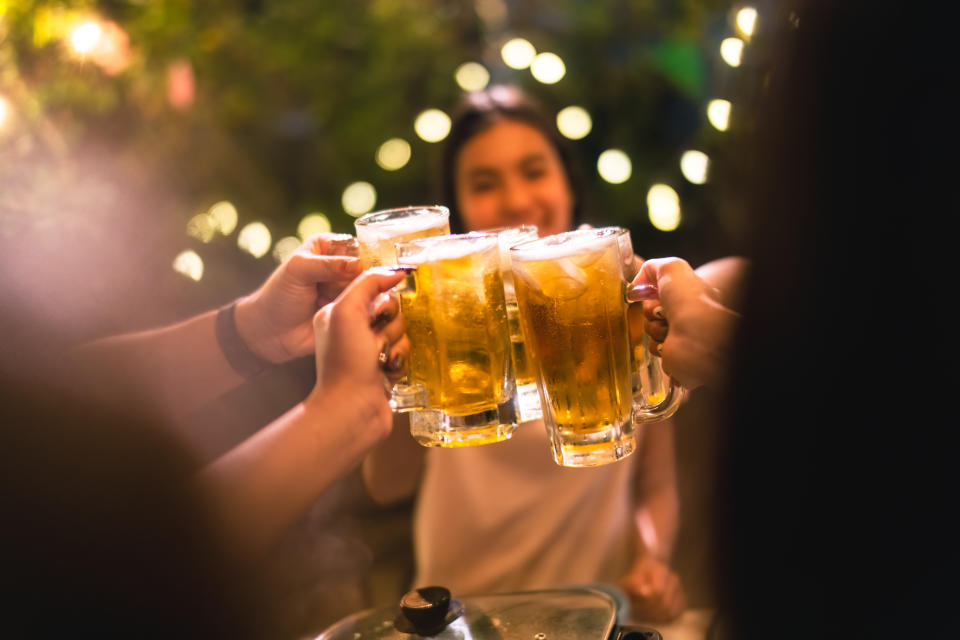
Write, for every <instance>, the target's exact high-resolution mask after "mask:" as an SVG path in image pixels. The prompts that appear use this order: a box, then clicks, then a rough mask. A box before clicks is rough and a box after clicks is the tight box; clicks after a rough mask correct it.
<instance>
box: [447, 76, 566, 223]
mask: <svg viewBox="0 0 960 640" xmlns="http://www.w3.org/2000/svg"><path fill="white" fill-rule="evenodd" d="M503 120H516V121H519V122H523V123H524V124H527V125H530V126H531V127H533V128H534V129H536V130H537V131H539V132H540V133H541V134H543V137H544V138H546V139H547V141H548V142H549V143H550V145H551V146H552V147H553V148H554V149H555V150H556V152H557V155H558V156H559V157H560V162H561V163H562V164H563V168H564V171H565V172H566V174H567V182H568V183H569V184H570V190H571V192H572V193H573V223H574V225H577V224H579V223H580V222H581V219H582V216H583V206H584V188H583V178H582V174H581V171H580V169H579V167H578V166H577V164H576V162H574V156H573V151H572V150H571V149H570V147H569V146H568V145H567V143H566V142H565V139H564V138H563V136H561V135H560V132H559V131H558V130H557V127H556V125H555V124H554V121H553V119H552V118H550V116H549V115H547V113H546V111H544V109H543V107H541V106H540V105H539V104H538V103H536V102H535V101H534V100H533V99H532V98H530V96H528V95H527V94H525V93H524V92H523V91H521V90H520V89H519V88H517V87H514V86H508V85H494V86H492V87H489V88H487V89H484V90H483V91H474V92H470V93H467V94H464V96H463V98H462V99H461V100H460V102H459V103H458V105H457V106H456V108H455V109H454V112H453V123H452V126H451V128H450V135H449V136H447V141H446V144H445V146H444V149H443V154H442V156H441V164H440V169H439V174H440V190H441V191H440V198H441V200H442V202H443V204H445V205H446V206H447V207H449V209H450V226H451V227H452V229H453V230H454V231H455V232H456V231H462V230H463V229H462V226H463V224H462V220H461V216H460V211H459V210H458V208H457V181H456V169H457V158H458V156H459V155H460V150H461V149H463V146H464V145H465V144H467V142H469V141H470V140H471V139H472V138H473V137H474V136H475V135H477V134H479V133H482V132H483V131H486V130H487V129H489V128H490V127H492V126H493V125H494V124H496V123H498V122H501V121H503Z"/></svg>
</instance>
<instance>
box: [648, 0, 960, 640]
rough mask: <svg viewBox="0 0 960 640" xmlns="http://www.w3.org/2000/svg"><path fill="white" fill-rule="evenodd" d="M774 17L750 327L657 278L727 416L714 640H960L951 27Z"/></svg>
mask: <svg viewBox="0 0 960 640" xmlns="http://www.w3.org/2000/svg"><path fill="white" fill-rule="evenodd" d="M769 9H770V11H769V13H766V14H761V21H759V22H758V25H759V29H758V34H757V37H756V38H755V39H754V41H753V42H752V43H751V49H753V52H752V55H753V56H755V58H754V62H753V64H755V65H756V71H755V76H756V78H755V79H750V80H751V82H752V84H750V83H748V84H747V89H748V90H747V91H746V92H745V94H744V95H743V96H742V97H741V101H742V104H743V110H742V111H741V115H740V118H741V119H742V122H743V127H742V129H741V136H742V146H741V147H740V151H741V153H740V154H739V156H738V157H739V158H740V159H741V160H740V162H741V163H743V164H742V165H741V166H740V167H739V170H738V171H737V172H736V173H738V174H739V175H741V176H743V177H744V179H743V182H735V183H731V184H729V185H727V186H728V187H729V188H730V189H732V190H735V191H736V192H737V193H738V194H739V195H740V196H742V198H743V202H744V205H745V207H744V214H743V215H744V216H745V224H743V225H742V227H743V229H745V230H746V232H747V237H746V238H745V242H746V246H747V255H748V256H749V257H750V259H751V260H752V265H753V266H752V269H751V271H750V274H749V276H748V281H747V285H746V293H745V298H744V303H743V308H742V313H743V315H742V317H740V316H739V315H738V314H737V313H736V312H735V311H733V310H732V309H730V308H729V307H728V306H727V305H724V304H723V303H721V302H720V301H718V300H717V298H716V297H715V296H714V295H713V294H712V291H711V288H710V287H709V285H708V284H707V283H704V282H703V281H702V280H701V279H699V278H697V276H696V274H695V273H694V272H693V270H692V269H691V268H690V266H689V265H688V264H687V263H685V262H684V261H682V260H677V259H673V260H663V261H659V260H658V261H651V262H648V263H647V264H645V265H644V267H643V269H642V271H641V273H640V275H639V276H638V279H639V281H641V282H646V283H653V284H656V286H657V287H658V288H659V295H660V299H659V301H651V302H648V303H645V305H646V306H645V312H646V313H647V314H648V317H649V318H650V319H651V320H659V318H657V317H656V316H654V310H657V308H658V307H659V309H658V311H659V314H658V315H662V317H663V319H664V320H665V323H664V322H651V323H649V324H648V327H649V329H650V334H651V336H652V337H654V338H655V339H656V340H658V341H661V344H662V349H661V350H662V355H663V362H664V367H665V368H666V369H667V370H668V371H669V372H670V373H671V374H672V375H674V376H676V377H677V378H678V379H680V380H681V381H682V382H684V383H685V384H689V385H696V384H705V385H712V386H716V387H717V388H719V389H721V390H722V396H723V397H725V398H727V399H728V402H727V403H726V405H725V406H724V407H723V409H724V411H723V413H724V421H723V424H722V425H721V427H722V429H721V433H720V440H719V442H720V444H721V446H720V447H719V449H718V451H717V459H718V462H719V472H718V475H717V483H718V486H719V495H720V496H721V500H720V501H719V505H720V506H721V507H722V511H721V512H720V513H719V514H718V520H717V522H718V523H719V530H718V549H719V554H718V560H719V562H720V564H719V566H718V571H717V576H718V580H719V583H718V593H719V594H721V600H720V603H719V611H720V616H719V618H718V624H717V625H716V627H715V629H714V631H715V637H718V638H769V637H779V638H809V637H814V636H817V635H822V634H824V633H828V634H829V635H831V636H836V637H857V638H872V637H882V636H884V635H889V634H900V633H905V634H908V635H910V636H912V637H918V638H946V637H954V636H955V635H956V630H955V622H954V621H953V616H952V611H953V609H954V605H955V603H954V600H955V594H956V586H955V581H956V570H957V543H956V540H957V527H956V518H955V517H954V515H953V513H952V512H953V508H952V507H953V505H954V504H956V497H955V496H956V493H955V488H956V486H957V485H956V472H955V468H956V462H955V461H954V458H955V452H956V446H955V445H956V437H955V435H954V434H955V432H956V430H955V429H954V428H953V425H952V423H947V422H946V421H945V419H946V420H949V418H946V416H949V415H952V401H951V400H950V398H951V395H950V390H949V388H948V380H949V379H952V376H951V375H945V374H947V372H950V371H952V370H953V368H954V360H955V354H956V349H955V346H956V338H955V333H956V332H955V330H953V327H952V326H951V327H950V328H949V329H948V326H947V325H948V323H951V319H952V317H953V314H952V310H951V309H950V308H948V305H950V306H952V305H951V303H950V302H949V300H950V299H951V298H952V296H951V295H950V292H952V290H953V283H952V280H953V272H954V269H953V268H952V265H951V264H950V262H949V261H950V259H951V258H952V255H953V252H952V251H951V249H952V247H951V246H950V245H951V244H952V234H949V233H943V231H942V230H941V229H938V228H937V227H936V226H934V225H935V223H933V222H932V221H931V225H928V226H924V225H923V224H918V223H917V220H916V215H917V214H918V213H920V212H934V211H942V210H946V209H947V208H948V207H949V206H950V205H949V203H950V202H952V201H953V199H954V198H953V194H952V183H951V181H950V180H949V179H945V178H947V176H945V175H943V173H942V172H945V171H951V170H952V168H951V167H949V166H948V165H939V164H938V161H937V160H936V159H937V158H939V157H942V156H940V154H939V151H940V150H941V148H942V146H943V144H944V140H945V135H946V133H947V132H948V130H949V129H950V126H951V123H952V122H953V121H954V120H955V115H954V114H953V113H951V112H950V111H949V110H948V109H949V108H948V107H947V106H946V104H945V103H944V101H943V99H942V88H943V78H944V77H945V76H944V75H943V69H942V68H940V67H942V64H938V61H945V60H946V59H947V58H945V57H943V56H942V55H941V51H939V49H940V48H941V47H943V46H945V44H946V43H947V42H948V41H949V40H948V39H944V37H943V36H944V35H945V34H942V33H941V32H940V31H939V30H938V28H937V27H938V26H939V25H940V24H942V23H940V20H941V19H942V16H938V14H936V13H918V12H914V11H908V10H907V8H906V7H903V6H901V5H895V4H894V3H867V2H861V1H854V2H845V3H825V2H816V1H796V0H793V1H788V2H782V3H777V4H775V5H771V6H770V7H769ZM891 34H896V37H897V40H896V46H895V47H891V39H890V38H891ZM948 190H950V191H948ZM906 301H909V302H908V304H907V305H905V304H903V303H904V302H906ZM908 305H909V306H908ZM907 309H910V311H909V312H906V313H903V312H905V311H906V310H907ZM950 386H952V385H950Z"/></svg>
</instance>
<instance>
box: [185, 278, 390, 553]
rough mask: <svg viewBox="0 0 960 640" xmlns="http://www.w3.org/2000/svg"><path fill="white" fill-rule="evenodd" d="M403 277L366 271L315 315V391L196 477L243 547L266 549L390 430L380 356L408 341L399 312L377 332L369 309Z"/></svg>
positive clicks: (230, 534) (230, 535)
mask: <svg viewBox="0 0 960 640" xmlns="http://www.w3.org/2000/svg"><path fill="white" fill-rule="evenodd" d="M399 279H400V275H399V274H389V275H384V274H383V273H378V272H376V271H371V272H368V273H367V274H365V275H363V276H361V277H360V278H358V279H357V281H356V282H354V283H353V284H352V285H351V286H350V287H348V289H347V290H346V291H345V292H344V294H343V296H342V297H341V298H339V299H338V300H337V301H336V302H335V303H333V304H331V305H328V306H327V307H324V308H323V309H322V310H321V311H320V312H318V313H317V314H316V319H315V321H314V323H315V327H316V331H317V340H316V343H317V385H316V387H315V388H314V390H313V391H312V392H311V394H310V395H309V396H308V397H307V399H306V400H304V401H303V402H301V403H300V404H298V405H297V406H296V407H294V408H293V409H291V410H290V411H288V412H287V413H286V414H284V415H283V416H281V417H280V418H279V419H278V420H276V421H274V422H273V423H271V424H270V425H268V426H267V427H266V428H264V429H263V430H261V431H260V432H258V433H257V434H255V435H254V436H252V437H251V438H249V439H248V440H246V441H245V442H243V443H241V444H240V445H239V446H237V447H236V448H234V449H233V450H231V451H230V452H228V453H227V454H226V455H224V456H223V457H221V458H220V459H219V460H217V461H216V462H214V463H213V464H211V465H210V466H208V467H207V468H206V469H204V471H203V472H202V473H201V474H200V478H199V481H200V484H201V486H202V487H203V488H204V489H205V490H206V491H207V492H208V494H209V495H210V496H211V497H212V502H213V504H214V505H215V509H214V511H215V514H216V516H217V520H218V521H219V522H220V524H221V526H222V530H223V532H224V533H225V534H226V535H227V536H228V538H229V539H230V542H231V545H232V546H233V547H234V548H235V549H236V550H238V551H239V552H241V553H244V554H249V553H256V552H258V551H260V550H262V549H264V548H265V547H266V546H267V545H269V544H270V543H271V542H272V541H273V540H275V539H276V537H277V536H278V535H279V534H280V533H282V532H283V531H284V530H285V529H286V528H287V527H288V526H289V525H290V524H292V523H293V522H294V521H295V520H296V518H298V517H299V516H300V515H301V514H302V513H303V512H304V511H305V510H306V509H307V508H308V507H309V506H310V504H312V503H313V501H314V500H316V498H317V496H318V495H320V493H321V492H323V491H324V490H325V489H327V488H329V487H330V486H331V485H332V484H333V482H334V481H336V480H337V479H338V478H340V477H342V476H343V475H345V474H346V473H348V472H349V471H350V470H351V469H353V468H354V467H355V466H356V465H357V464H359V463H360V461H361V460H362V458H363V456H364V454H366V452H367V451H368V450H369V449H370V448H372V447H373V446H374V445H375V444H376V443H378V442H380V441H381V440H383V439H384V438H386V437H387V435H388V434H389V432H390V429H391V427H392V424H393V416H392V412H391V411H390V406H389V403H388V401H387V394H386V393H385V391H384V387H385V384H386V378H385V375H384V371H383V370H382V369H381V368H380V365H379V364H378V360H377V355H378V354H379V353H380V350H381V348H382V347H383V345H384V344H390V345H393V346H392V348H391V353H392V354H393V355H394V356H396V355H398V354H405V353H406V350H407V349H408V348H409V342H408V341H407V340H406V338H405V337H403V329H404V327H403V317H402V316H397V317H396V318H394V319H393V320H392V321H390V322H389V323H387V324H386V325H385V326H384V327H383V328H382V329H381V328H379V327H378V326H377V325H376V324H373V325H372V326H371V320H372V318H371V313H370V308H371V305H372V303H373V302H374V300H375V299H376V296H377V295H378V294H379V293H380V292H382V291H386V290H387V289H389V288H390V287H391V286H393V285H395V284H396V283H397V282H398V281H399ZM391 361H392V359H391Z"/></svg>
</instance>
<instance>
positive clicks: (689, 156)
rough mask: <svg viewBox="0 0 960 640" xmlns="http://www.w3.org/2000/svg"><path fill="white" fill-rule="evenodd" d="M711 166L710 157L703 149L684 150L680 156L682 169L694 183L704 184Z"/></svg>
mask: <svg viewBox="0 0 960 640" xmlns="http://www.w3.org/2000/svg"><path fill="white" fill-rule="evenodd" d="M709 168H710V158H709V157H708V156H707V154H705V153H704V152H702V151H695V150H691V151H684V152H683V155H682V156H680V171H681V172H682V173H683V177H684V178H686V179H687V180H689V181H690V182H692V183H693V184H704V183H705V182H706V181H707V172H708V170H709Z"/></svg>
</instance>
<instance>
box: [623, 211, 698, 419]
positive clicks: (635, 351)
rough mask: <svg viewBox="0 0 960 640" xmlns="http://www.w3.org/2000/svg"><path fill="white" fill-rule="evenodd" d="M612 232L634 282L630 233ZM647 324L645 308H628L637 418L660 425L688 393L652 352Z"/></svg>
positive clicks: (629, 278) (626, 275)
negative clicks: (645, 325)
mask: <svg viewBox="0 0 960 640" xmlns="http://www.w3.org/2000/svg"><path fill="white" fill-rule="evenodd" d="M610 229H613V230H615V231H616V232H617V245H618V247H619V249H620V264H621V266H622V267H623V277H624V279H625V280H626V281H627V282H628V283H630V282H632V281H633V279H634V278H635V277H637V273H638V271H637V261H636V260H635V257H634V253H633V242H632V241H631V240H630V231H628V230H627V229H624V228H622V227H610ZM644 322H645V321H644V318H643V306H642V305H640V304H634V305H630V307H629V308H628V309H627V327H628V329H629V332H630V356H631V358H632V359H633V392H634V397H635V398H636V399H637V404H636V406H635V407H634V408H635V409H636V415H635V416H634V418H635V419H636V420H638V421H639V422H658V421H660V420H666V419H667V418H669V417H671V416H672V415H673V414H675V413H676V412H677V409H679V408H680V405H681V404H682V403H683V399H684V397H685V395H686V391H685V390H684V388H683V387H681V386H680V385H678V384H677V383H676V382H673V381H671V380H670V376H668V375H667V374H665V373H664V372H663V364H662V362H661V360H660V356H658V355H655V354H654V353H653V352H652V351H651V350H650V336H649V335H647V332H646V331H645V330H644Z"/></svg>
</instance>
